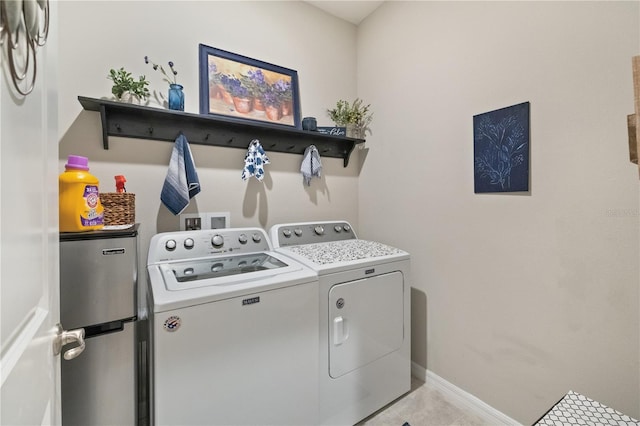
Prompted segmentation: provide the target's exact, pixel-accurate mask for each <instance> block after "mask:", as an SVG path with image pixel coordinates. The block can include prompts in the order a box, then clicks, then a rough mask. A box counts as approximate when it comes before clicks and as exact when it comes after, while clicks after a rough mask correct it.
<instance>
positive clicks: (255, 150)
mask: <svg viewBox="0 0 640 426" xmlns="http://www.w3.org/2000/svg"><path fill="white" fill-rule="evenodd" d="M265 164H269V157H267V154H266V153H265V152H264V149H263V148H262V145H261V144H260V141H259V140H258V139H254V140H252V141H251V143H250V144H249V149H247V155H245V156H244V168H243V169H242V180H247V179H249V178H250V177H251V176H255V177H256V179H258V180H259V181H261V180H262V179H264V166H265Z"/></svg>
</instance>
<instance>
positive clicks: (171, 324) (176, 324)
mask: <svg viewBox="0 0 640 426" xmlns="http://www.w3.org/2000/svg"><path fill="white" fill-rule="evenodd" d="M181 324H182V320H181V319H180V317H176V316H171V317H169V318H167V319H166V320H164V326H163V327H164V329H165V330H166V331H172V332H173V331H177V330H178V329H179V328H180V325H181Z"/></svg>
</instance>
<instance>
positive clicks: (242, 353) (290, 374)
mask: <svg viewBox="0 0 640 426" xmlns="http://www.w3.org/2000/svg"><path fill="white" fill-rule="evenodd" d="M147 272H148V278H149V279H148V282H149V286H150V291H149V295H150V299H151V300H150V304H149V307H150V317H149V321H150V348H151V350H150V358H151V359H150V360H149V364H150V374H149V376H150V382H151V383H150V397H151V419H150V424H153V425H239V424H242V425H258V424H259V425H310V424H316V423H317V422H318V377H317V369H318V339H317V334H318V303H319V302H318V291H317V274H316V273H315V272H314V271H312V270H310V269H308V268H306V267H304V266H302V265H300V264H298V263H297V262H295V261H293V260H292V259H291V258H287V257H285V256H283V255H282V254H280V253H276V252H274V251H273V247H272V246H271V243H270V241H269V239H268V237H267V235H266V233H265V231H264V230H262V229H259V228H236V229H232V228H228V229H215V230H201V231H180V232H167V233H162V234H157V235H155V236H154V237H153V238H152V239H151V243H150V247H149V257H148V262H147Z"/></svg>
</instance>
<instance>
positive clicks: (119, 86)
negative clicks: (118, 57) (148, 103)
mask: <svg viewBox="0 0 640 426" xmlns="http://www.w3.org/2000/svg"><path fill="white" fill-rule="evenodd" d="M107 78H108V79H109V80H112V81H113V87H112V88H111V93H113V95H114V96H115V97H116V98H117V99H120V98H122V95H123V93H124V92H129V93H131V94H132V95H134V96H137V97H138V98H140V99H142V100H145V99H146V98H148V97H149V95H150V93H149V89H148V88H147V86H148V85H149V82H148V81H147V79H146V77H145V76H144V75H141V76H140V77H139V78H138V80H137V81H136V80H135V79H134V78H133V76H132V75H131V73H130V72H127V71H125V69H124V68H120V69H119V70H114V69H111V70H109V75H108V76H107Z"/></svg>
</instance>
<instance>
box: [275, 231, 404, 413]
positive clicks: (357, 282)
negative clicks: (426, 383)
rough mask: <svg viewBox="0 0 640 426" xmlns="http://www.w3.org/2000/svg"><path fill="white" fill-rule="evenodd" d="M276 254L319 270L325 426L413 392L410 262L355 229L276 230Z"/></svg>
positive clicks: (398, 252) (400, 252)
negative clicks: (360, 235)
mask: <svg viewBox="0 0 640 426" xmlns="http://www.w3.org/2000/svg"><path fill="white" fill-rule="evenodd" d="M269 234H270V237H271V241H272V243H273V245H274V247H276V250H277V251H279V252H280V253H282V254H285V255H287V257H289V258H291V259H294V260H296V261H297V262H300V263H302V264H304V265H306V266H308V267H309V268H311V269H313V270H315V271H316V272H317V273H318V276H319V287H318V288H319V292H320V294H319V297H320V313H319V314H320V335H319V336H320V341H319V350H320V352H319V356H320V370H319V380H320V395H319V397H320V407H319V408H320V419H319V422H320V424H327V425H352V424H354V423H356V422H358V421H360V420H362V419H363V418H365V417H367V416H369V415H370V414H372V413H374V412H375V411H376V410H378V409H380V408H382V407H383V406H384V405H386V404H388V403H389V402H391V401H393V400H394V399H396V398H398V397H400V396H401V395H403V394H404V393H406V392H408V391H409V390H410V388H411V361H410V357H411V355H410V350H411V342H410V341H411V331H410V324H411V323H410V286H409V267H410V257H409V254H408V253H407V252H405V251H402V250H399V249H397V248H394V247H390V246H388V245H385V244H381V243H378V242H374V241H366V240H361V239H358V238H357V237H356V234H355V232H354V230H353V228H352V227H351V225H350V224H349V223H348V222H345V221H337V222H305V223H289V224H280V225H274V226H273V227H272V228H271V229H270V233H269Z"/></svg>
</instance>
